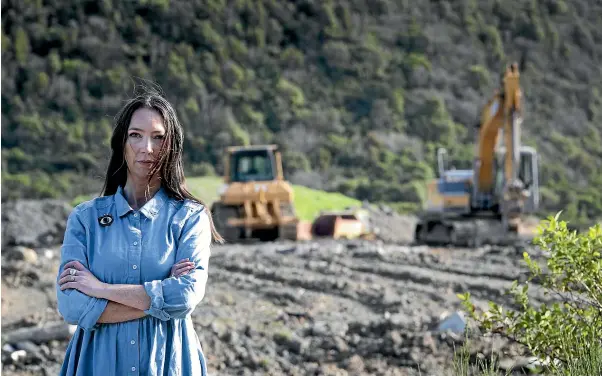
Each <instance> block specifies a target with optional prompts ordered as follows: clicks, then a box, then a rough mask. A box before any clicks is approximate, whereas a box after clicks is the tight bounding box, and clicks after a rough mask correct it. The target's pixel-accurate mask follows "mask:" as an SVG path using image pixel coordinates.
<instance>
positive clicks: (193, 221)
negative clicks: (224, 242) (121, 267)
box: [144, 207, 211, 321]
mask: <svg viewBox="0 0 602 376" xmlns="http://www.w3.org/2000/svg"><path fill="white" fill-rule="evenodd" d="M205 210H206V209H205V208H204V207H201V210H199V211H195V212H194V213H193V214H192V215H190V217H189V218H188V220H187V221H186V222H185V223H184V225H183V228H182V233H181V236H180V239H179V241H178V250H177V257H176V259H178V260H181V259H183V258H189V259H190V261H192V262H194V264H195V266H196V267H195V269H193V270H192V271H191V272H190V273H188V274H185V275H183V276H181V277H178V278H167V279H164V280H154V281H149V282H145V283H144V288H145V290H146V293H147V294H148V295H149V296H150V298H151V305H150V308H149V309H148V310H146V311H144V312H145V313H146V314H148V315H151V316H153V317H156V318H158V319H160V320H164V321H167V320H170V319H172V318H175V319H182V318H185V317H186V316H187V315H189V314H191V313H192V311H193V310H194V308H195V307H196V306H197V304H199V302H200V301H201V300H202V299H203V297H204V296H205V286H206V284H207V277H208V274H207V269H208V267H209V257H210V245H211V229H210V227H209V226H210V225H209V216H208V215H207V213H206V211H205Z"/></svg>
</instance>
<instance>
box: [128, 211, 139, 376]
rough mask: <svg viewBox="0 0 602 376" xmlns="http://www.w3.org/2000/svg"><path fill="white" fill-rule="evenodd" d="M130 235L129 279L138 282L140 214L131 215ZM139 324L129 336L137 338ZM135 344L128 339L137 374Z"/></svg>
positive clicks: (137, 355)
mask: <svg viewBox="0 0 602 376" xmlns="http://www.w3.org/2000/svg"><path fill="white" fill-rule="evenodd" d="M132 227H133V228H132V235H133V236H134V241H133V242H132V245H133V247H132V248H131V249H132V251H131V252H130V255H129V256H130V260H131V263H132V266H131V267H132V269H131V270H130V278H129V279H130V281H131V283H133V284H139V283H140V272H139V268H138V265H139V264H140V255H141V252H140V248H141V247H142V230H141V228H140V215H139V214H138V213H134V215H133V219H132ZM139 325H140V324H139V323H138V322H137V321H136V322H135V324H134V325H133V328H134V333H132V334H133V336H132V337H130V338H138V336H139V331H140V326H139ZM135 344H136V341H135V340H134V339H131V340H130V346H131V351H132V354H133V356H131V357H130V359H131V360H132V362H133V363H132V368H131V371H132V373H134V374H138V373H140V370H139V368H138V367H137V365H138V364H139V363H140V349H139V347H138V346H134V345H135Z"/></svg>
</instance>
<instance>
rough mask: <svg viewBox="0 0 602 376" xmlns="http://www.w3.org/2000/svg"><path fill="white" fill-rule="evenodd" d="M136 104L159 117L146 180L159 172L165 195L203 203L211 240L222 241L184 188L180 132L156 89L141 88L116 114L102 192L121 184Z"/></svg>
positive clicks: (112, 191) (171, 110) (106, 193)
mask: <svg viewBox="0 0 602 376" xmlns="http://www.w3.org/2000/svg"><path fill="white" fill-rule="evenodd" d="M140 108H147V109H151V110H155V111H157V112H158V113H159V114H160V115H161V117H162V118H163V124H164V126H165V137H164V141H163V145H162V146H161V150H160V152H159V155H158V158H156V160H155V164H154V166H153V167H152V169H151V172H150V174H149V182H150V179H151V177H152V176H153V175H155V174H156V173H157V172H159V173H160V175H159V176H160V177H161V185H162V186H163V188H164V189H165V190H166V192H167V195H168V196H170V197H173V198H175V199H177V200H184V199H189V200H192V201H195V202H198V203H200V204H202V205H204V206H205V210H206V212H207V215H208V216H209V224H210V227H211V235H212V237H213V240H214V241H215V242H218V243H223V242H224V239H223V238H222V236H221V235H220V234H219V233H218V232H217V230H216V228H215V225H214V224H213V218H212V215H211V210H210V209H209V207H207V206H206V205H205V204H204V202H203V201H201V200H200V199H198V198H196V197H194V196H193V195H192V193H190V191H189V190H188V189H187V188H186V177H185V176H184V168H183V167H182V149H183V143H184V134H183V132H182V125H181V124H180V122H179V120H178V117H177V115H176V111H175V109H174V108H173V106H172V105H171V104H170V103H169V101H167V99H165V97H164V96H163V95H161V94H160V93H159V92H158V91H156V90H154V89H151V88H144V90H143V92H142V93H140V94H138V95H136V96H135V97H134V98H132V99H130V100H128V101H127V103H126V104H125V105H124V106H123V107H122V108H121V110H120V111H119V113H118V114H117V116H116V118H115V119H116V120H115V129H114V130H113V135H112V137H111V159H110V161H109V166H108V168H107V174H106V177H105V183H104V187H103V190H102V196H109V195H113V194H115V193H116V192H117V188H118V187H119V186H122V187H125V183H126V180H127V165H126V161H125V143H126V141H127V132H128V128H129V126H130V121H131V119H132V115H133V114H134V112H135V111H136V110H138V109H140Z"/></svg>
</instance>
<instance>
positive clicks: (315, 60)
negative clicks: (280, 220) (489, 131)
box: [1, 0, 602, 220]
mask: <svg viewBox="0 0 602 376" xmlns="http://www.w3.org/2000/svg"><path fill="white" fill-rule="evenodd" d="M75 4H76V5H74V3H73V2H71V1H66V0H52V1H5V2H3V3H2V35H1V38H2V68H3V69H2V184H3V188H4V189H3V190H2V198H3V200H6V199H10V198H15V197H20V196H27V197H56V196H68V197H74V196H76V195H77V194H81V193H87V192H97V191H98V190H99V189H100V186H101V176H102V175H103V173H104V166H105V163H106V162H107V160H108V155H107V152H108V136H109V134H110V132H111V121H112V117H113V116H114V115H115V114H116V111H117V109H118V108H119V106H120V104H121V103H122V101H123V100H124V99H125V98H126V97H128V96H130V95H131V94H132V92H133V90H134V84H135V83H140V80H139V78H145V79H149V80H152V81H154V82H156V83H157V84H159V85H160V86H161V87H162V88H163V90H164V91H165V93H166V95H167V97H168V98H169V99H170V100H171V101H172V102H174V103H175V104H176V105H177V109H178V111H179V114H180V117H181V120H182V121H183V123H184V124H185V127H186V145H185V149H186V165H187V167H188V170H189V173H191V174H195V175H199V174H201V175H205V174H207V175H211V174H213V173H214V172H217V173H219V172H220V169H221V165H220V157H221V155H220V151H221V150H222V148H223V147H224V146H226V145H230V144H244V143H255V142H270V143H271V142H275V143H279V144H281V145H282V147H283V149H284V158H283V159H284V163H285V173H286V174H287V176H289V177H290V178H292V180H293V181H294V182H296V183H298V184H302V185H308V186H311V187H313V188H319V189H325V190H332V191H339V192H342V193H344V194H347V195H350V196H354V197H356V198H358V199H368V200H372V201H386V202H409V203H417V202H419V201H420V200H421V199H422V197H423V194H424V191H423V181H424V179H427V178H430V177H432V176H434V170H435V150H436V148H437V147H438V146H445V147H447V148H448V149H449V150H450V153H451V155H452V156H453V157H454V158H455V161H454V162H455V164H456V165H457V166H458V167H465V166H468V165H469V164H470V161H471V160H472V155H471V153H472V150H473V145H472V142H473V137H474V125H475V124H476V122H477V119H478V117H477V116H478V111H479V107H480V106H481V105H483V104H484V103H485V101H486V100H487V98H488V97H489V96H490V94H491V93H492V90H493V89H494V88H495V87H496V86H497V84H498V78H499V76H500V72H501V68H502V66H503V65H504V64H505V63H507V62H509V61H512V60H517V59H519V58H520V57H521V52H522V51H524V50H528V56H527V69H526V70H525V71H524V72H523V75H522V83H523V89H524V96H525V101H526V104H525V106H526V114H525V116H526V117H525V122H524V138H525V140H526V142H527V143H528V144H530V145H534V146H536V147H537V148H538V150H539V151H540V153H541V156H542V158H541V162H542V165H543V166H542V167H541V178H542V180H543V181H542V185H543V212H545V213H549V212H552V211H557V210H560V209H563V210H565V219H567V218H570V219H573V220H578V219H580V220H588V219H589V220H592V219H595V218H600V217H601V216H602V191H601V190H600V189H599V187H600V186H602V173H600V172H599V169H600V167H601V166H602V130H601V129H602V126H600V124H601V121H602V95H601V93H600V89H599V87H600V83H602V64H601V56H602V47H601V46H602V31H601V30H600V28H598V27H597V25H598V24H599V22H600V21H601V19H602V5H600V3H599V2H596V1H586V0H575V1H570V2H569V1H565V0H540V1H536V0H512V1H510V0H508V1H506V3H505V4H504V3H503V2H502V1H499V0H495V1H488V2H479V1H476V0H462V1H454V2H452V1H434V0H433V1H419V2H417V1H405V0H402V1H393V0H340V1H324V0H319V1H318V0H314V1H309V0H304V1H283V0H278V1H276V0H258V1H251V0H231V1H226V0H212V1H169V0H140V1H126V2H117V1H111V0H104V1H98V2H97V1H80V2H76V3H75Z"/></svg>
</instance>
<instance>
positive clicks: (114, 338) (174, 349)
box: [57, 92, 223, 376]
mask: <svg viewBox="0 0 602 376" xmlns="http://www.w3.org/2000/svg"><path fill="white" fill-rule="evenodd" d="M182 143H183V134H182V127H181V125H180V123H179V121H178V119H177V116H176V113H175V111H174V109H173V107H172V106H171V105H170V103H169V102H168V101H167V100H165V99H164V98H163V97H162V96H160V95H159V94H157V93H154V92H149V93H145V94H142V95H140V96H137V97H135V98H133V99H132V100H130V101H129V102H127V103H126V105H125V106H124V107H123V109H122V110H121V111H120V112H119V114H118V115H117V121H116V127H115V130H114V132H113V136H112V138H111V149H112V155H111V159H110V162H109V167H108V170H107V175H106V180H105V185H104V188H103V195H102V196H101V197H98V198H95V199H93V200H90V201H87V202H84V203H82V204H80V205H78V206H77V207H76V208H75V209H74V210H73V212H72V213H71V214H70V215H69V218H68V221H67V228H66V231H65V238H64V241H63V245H62V248H61V266H60V269H59V273H58V277H57V298H58V309H59V312H60V314H61V316H63V318H64V319H65V320H66V321H67V322H69V323H71V324H77V326H78V329H77V331H76V332H75V334H74V335H73V337H72V339H71V341H70V343H69V346H68V347H67V352H66V355H65V359H64V362H63V365H62V368H61V373H60V375H64V376H74V375H78V376H79V375H81V376H84V375H85V376H93V375H103V376H110V375H119V376H122V375H174V376H175V375H184V376H186V375H191V376H192V375H194V376H196V375H206V372H207V367H206V363H205V358H204V355H203V351H202V349H201V344H200V341H199V339H198V337H197V335H196V332H195V330H194V328H193V325H192V320H191V318H190V313H191V312H192V311H193V310H194V308H195V307H196V305H197V304H198V303H199V302H200V301H201V300H202V299H203V296H204V294H205V286H206V283H207V268H208V262H209V256H210V245H211V241H212V238H213V240H214V241H218V242H222V241H223V240H222V238H221V236H220V235H219V234H218V233H217V232H216V230H215V227H214V226H213V222H212V220H211V214H210V212H209V210H208V208H206V207H205V206H204V205H203V204H202V202H200V201H199V200H197V199H195V198H194V197H193V196H192V195H191V194H190V193H189V192H188V191H187V190H186V188H185V182H184V180H185V177H184V173H183V170H182Z"/></svg>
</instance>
